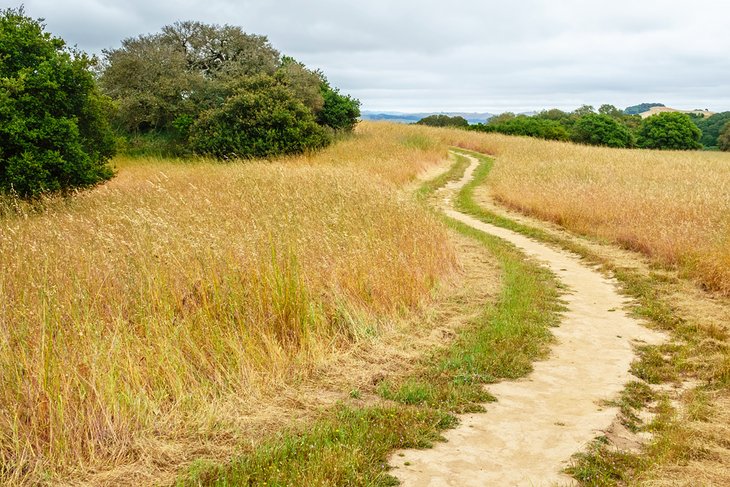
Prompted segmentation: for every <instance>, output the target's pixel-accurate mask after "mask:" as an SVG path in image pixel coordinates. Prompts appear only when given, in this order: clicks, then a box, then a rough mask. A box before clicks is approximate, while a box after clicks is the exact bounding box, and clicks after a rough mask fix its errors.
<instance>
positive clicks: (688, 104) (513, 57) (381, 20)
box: [25, 0, 730, 111]
mask: <svg viewBox="0 0 730 487" xmlns="http://www.w3.org/2000/svg"><path fill="white" fill-rule="evenodd" d="M25 5H26V11H27V13H28V14H29V15H31V16H34V17H44V18H45V19H46V23H47V25H48V29H49V30H50V31H51V32H53V33H54V34H57V35H60V36H61V37H63V38H65V39H66V40H67V41H68V42H69V43H70V44H77V45H78V46H79V47H80V48H81V49H84V50H87V51H91V52H97V53H98V52H100V50H101V49H102V48H106V47H114V46H117V45H118V44H119V41H120V40H121V39H122V38H125V37H130V36H136V35H138V34H142V33H148V32H153V31H156V30H158V29H159V28H160V27H162V26H163V25H166V24H169V23H172V22H174V21H176V20H188V19H193V20H201V21H204V22H214V23H229V24H235V25H240V26H242V27H243V28H244V30H246V31H247V32H251V33H257V34H264V35H267V36H268V37H269V39H270V40H271V42H272V44H273V45H274V47H276V48H277V49H279V50H280V51H282V52H284V53H287V54H290V55H293V56H295V57H297V58H299V59H300V60H302V61H303V62H305V63H306V64H308V65H310V66H313V67H318V68H321V69H322V70H323V71H324V72H325V73H326V74H327V75H328V77H329V78H330V80H331V81H332V82H333V83H334V84H335V85H337V86H339V87H341V88H342V90H343V91H345V92H348V93H352V94H353V95H355V96H357V97H359V98H361V100H362V101H363V106H364V108H369V109H390V110H399V109H400V110H417V111H420V110H472V109H473V110H488V111H502V110H507V109H510V110H517V111H521V110H529V109H536V108H543V107H551V106H559V107H563V108H573V107H575V106H577V105H580V104H582V103H589V104H594V105H598V104H600V103H613V104H616V105H618V106H626V105H628V104H634V103H639V102H643V101H661V102H664V103H666V104H668V105H673V106H677V107H682V108H695V107H701V108H705V107H708V108H712V109H716V110H730V56H729V55H728V52H730V29H728V28H727V25H726V23H727V19H728V18H730V4H728V3H727V2H725V1H720V0H697V1H695V2H692V3H689V2H684V1H667V0H613V1H608V0H595V1H591V2H586V1H581V0H563V1H559V0H553V1H549V0H522V1H520V2H512V3H510V4H508V3H507V2H502V1H479V0H453V1H451V2H445V1H443V0H439V1H435V0H420V1H417V0H406V1H398V2H393V1H392V0H390V1H386V0H371V1H368V2H363V1H353V0H310V1H308V2H301V1H297V0H283V1H274V0H208V1H205V2H202V1H191V0H182V1H172V0H158V1H154V2H153V1H149V0H131V1H125V2H120V1H110V0H65V1H63V2H59V1H58V0H26V1H25Z"/></svg>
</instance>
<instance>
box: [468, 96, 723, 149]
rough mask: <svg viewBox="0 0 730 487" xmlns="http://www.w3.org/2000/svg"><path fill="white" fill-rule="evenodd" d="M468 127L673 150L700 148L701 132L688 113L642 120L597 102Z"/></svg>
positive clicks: (504, 116)
mask: <svg viewBox="0 0 730 487" xmlns="http://www.w3.org/2000/svg"><path fill="white" fill-rule="evenodd" d="M470 128H471V129H472V130H477V131H480V132H497V133H502V134H507V135H525V136H530V137H537V138H541V139H548V140H563V141H568V140H569V141H572V142H576V143H579V144H587V145H598V146H604V147H618V148H630V147H641V148H647V149H673V150H693V149H699V148H702V144H700V137H701V135H702V132H700V130H699V129H697V127H696V126H695V124H694V123H693V121H692V118H690V116H689V115H686V114H683V113H660V114H657V115H654V116H651V117H649V118H647V119H645V120H642V119H641V117H640V116H639V115H636V114H628V113H626V112H624V111H622V110H619V109H618V108H616V107H614V106H613V105H601V106H600V107H599V108H598V110H597V111H596V110H595V109H594V108H593V107H592V106H589V105H584V106H582V107H580V108H578V109H576V110H575V111H573V112H564V111H562V110H558V109H552V110H545V111H542V112H539V113H537V114H535V115H532V116H527V115H517V116H515V115H514V114H512V113H503V114H502V115H499V116H497V117H494V118H492V119H490V120H489V121H488V122H487V123H486V124H476V125H473V126H471V127H470ZM716 138H717V136H715V139H716ZM713 145H714V142H713Z"/></svg>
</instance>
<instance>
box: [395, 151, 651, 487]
mask: <svg viewBox="0 0 730 487" xmlns="http://www.w3.org/2000/svg"><path fill="white" fill-rule="evenodd" d="M476 165H477V161H476V160H475V159H473V158H472V161H471V165H470V167H469V169H468V170H467V171H466V173H465V175H464V177H463V179H462V180H460V181H459V182H457V183H452V184H449V185H448V186H447V187H446V188H445V189H444V192H443V195H441V196H442V198H443V205H442V206H443V209H444V212H445V213H446V214H447V215H448V216H450V217H451V218H454V219H457V220H459V221H461V222H463V223H465V224H467V225H469V226H472V227H474V228H476V229H478V230H481V231H483V232H486V233H489V234H492V235H496V236H498V237H500V238H503V239H504V240H507V241H509V242H511V243H512V244H514V245H515V246H517V247H518V248H520V249H521V250H522V251H523V252H524V253H525V254H526V255H528V256H530V257H533V258H535V259H537V260H539V261H541V262H543V263H544V264H545V265H546V266H547V267H548V268H549V269H550V270H551V271H552V272H554V273H555V274H556V275H557V276H558V277H559V279H560V280H561V282H562V283H563V284H564V285H565V286H566V287H567V288H568V289H569V294H567V295H566V296H565V302H566V306H567V311H566V312H565V313H564V316H563V320H562V322H561V325H560V326H559V327H558V328H556V329H555V330H554V334H555V336H556V338H557V344H556V345H555V346H554V347H553V348H552V354H551V357H550V358H549V359H547V360H545V361H542V362H538V363H536V364H535V368H534V371H533V372H532V373H531V374H530V375H529V376H528V377H526V378H524V379H522V380H519V381H513V382H501V383H499V384H494V385H491V386H488V390H489V391H490V392H491V393H492V394H493V395H494V396H495V397H496V398H497V400H498V402H496V403H494V404H489V405H487V406H486V409H487V412H486V414H469V415H464V416H462V417H461V425H460V426H459V427H458V428H456V429H454V430H450V431H447V432H446V434H445V435H444V436H445V438H446V440H447V442H446V443H441V444H438V445H436V447H435V448H433V449H430V450H419V451H415V450H408V451H403V452H398V453H397V454H396V455H394V456H393V457H392V460H391V465H393V466H394V467H397V468H396V469H395V470H394V471H393V473H394V475H395V476H397V477H398V478H399V479H400V480H401V481H403V483H404V485H413V486H442V485H453V486H484V485H553V484H555V483H560V484H569V483H571V482H572V479H571V478H570V477H568V476H566V475H564V474H562V473H561V471H562V470H563V468H564V467H565V466H566V465H567V464H568V462H569V460H570V458H571V456H572V455H573V454H574V453H576V452H579V451H581V450H582V449H583V448H584V447H585V446H586V445H587V444H588V443H589V442H590V441H591V440H593V439H594V438H595V437H596V436H597V435H599V434H601V432H602V431H603V430H605V429H607V428H609V427H610V426H611V424H612V422H613V419H614V418H615V417H616V415H617V413H618V410H617V409H615V408H610V407H604V406H602V405H601V404H603V401H604V400H606V399H612V398H614V397H615V396H616V395H617V394H618V393H619V392H620V391H621V390H622V389H623V386H624V384H625V383H626V382H628V381H629V380H630V379H631V375H630V374H629V367H630V364H631V362H632V360H633V359H634V357H635V355H634V350H633V347H634V345H635V344H638V343H658V342H659V341H661V340H662V339H663V338H664V337H663V336H661V335H659V334H657V333H655V332H652V331H650V330H648V329H647V328H645V327H643V326H642V325H641V323H639V322H638V321H637V320H636V319H634V318H632V317H631V316H629V314H628V311H627V301H626V298H624V297H623V296H621V295H620V294H619V293H618V291H617V285H616V283H615V282H614V281H613V280H612V279H609V278H606V277H604V276H603V275H602V274H600V273H599V272H598V271H596V270H594V269H593V268H591V267H588V266H587V265H585V264H584V263H582V262H581V259H580V258H579V257H577V256H575V255H573V254H570V253H568V252H565V251H561V250H556V249H553V248H551V247H549V246H547V245H545V244H542V243H539V242H537V241H534V240H531V239H529V238H526V237H524V236H522V235H520V234H517V233H515V232H512V231H509V230H505V229H503V228H499V227H495V226H492V225H488V224H485V223H482V222H480V221H478V220H476V219H475V218H472V217H470V216H468V215H465V214H462V213H459V212H457V211H455V210H454V209H453V205H452V203H451V199H452V197H453V195H454V193H455V192H456V191H457V190H458V189H460V188H461V187H462V186H463V185H464V184H466V183H467V182H468V181H470V180H471V178H472V173H473V171H474V169H475V167H476Z"/></svg>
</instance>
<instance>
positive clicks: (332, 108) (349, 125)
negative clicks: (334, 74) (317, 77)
mask: <svg viewBox="0 0 730 487" xmlns="http://www.w3.org/2000/svg"><path fill="white" fill-rule="evenodd" d="M321 89H322V97H323V98H324V106H323V107H322V109H321V110H320V111H319V112H318V113H317V122H319V123H320V124H321V125H325V126H327V127H330V128H332V129H334V130H339V131H344V132H351V131H352V130H353V129H354V128H355V125H357V119H358V117H359V116H360V101H359V100H356V99H355V98H352V97H350V96H349V95H341V94H340V91H339V90H338V89H336V88H332V87H331V86H330V85H329V83H328V82H327V81H323V82H322V85H321Z"/></svg>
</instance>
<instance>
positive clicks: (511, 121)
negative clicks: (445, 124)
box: [472, 115, 570, 140]
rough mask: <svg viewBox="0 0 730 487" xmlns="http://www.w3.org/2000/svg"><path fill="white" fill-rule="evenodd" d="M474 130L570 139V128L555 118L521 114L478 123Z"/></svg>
mask: <svg viewBox="0 0 730 487" xmlns="http://www.w3.org/2000/svg"><path fill="white" fill-rule="evenodd" d="M472 128H473V130H479V131H482V132H498V133H501V134H506V135H526V136H530V137H538V138H540V139H548V140H569V139H570V133H569V132H568V130H567V129H566V128H565V127H564V126H563V125H561V124H560V122H556V121H555V120H548V119H542V118H537V117H527V116H525V115H519V116H517V117H514V118H507V117H505V118H503V119H502V121H500V122H494V123H493V122H492V121H491V120H490V123H487V124H486V125H484V124H476V125H474V126H473V127H472Z"/></svg>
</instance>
